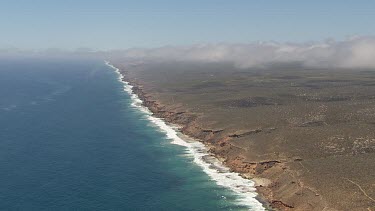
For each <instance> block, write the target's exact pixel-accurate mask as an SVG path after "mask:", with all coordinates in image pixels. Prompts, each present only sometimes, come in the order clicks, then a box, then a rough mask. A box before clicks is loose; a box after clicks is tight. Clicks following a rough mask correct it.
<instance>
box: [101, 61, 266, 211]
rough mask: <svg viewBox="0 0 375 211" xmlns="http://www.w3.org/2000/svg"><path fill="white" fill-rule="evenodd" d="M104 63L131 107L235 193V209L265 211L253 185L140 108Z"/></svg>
mask: <svg viewBox="0 0 375 211" xmlns="http://www.w3.org/2000/svg"><path fill="white" fill-rule="evenodd" d="M105 63H106V65H108V66H109V67H111V68H113V69H114V70H115V72H116V73H117V74H118V75H119V77H118V80H119V81H120V82H121V83H123V85H124V91H126V92H127V93H129V94H130V97H131V99H132V101H133V102H132V104H131V105H132V106H133V107H135V108H138V109H139V110H140V111H142V112H144V113H145V114H146V115H147V119H148V120H150V121H151V122H152V123H153V124H155V125H156V126H158V127H159V128H160V129H161V131H163V132H164V133H165V134H166V137H167V138H168V139H170V140H171V143H172V144H176V145H180V146H184V147H185V149H186V152H187V153H188V154H189V155H191V156H192V157H193V158H194V162H195V163H196V164H197V165H198V166H200V167H201V168H202V169H203V171H204V172H205V173H206V174H207V175H208V176H209V177H210V178H211V179H212V180H214V181H215V182H216V184H217V185H220V186H222V187H225V188H228V189H230V190H232V191H233V192H234V193H236V195H237V196H238V197H237V199H236V201H237V202H238V204H239V205H241V206H246V207H248V208H249V210H265V208H264V207H263V205H262V203H260V202H259V201H258V200H257V199H256V198H255V197H256V196H257V193H256V189H255V187H254V182H253V181H251V180H248V179H244V178H242V177H241V176H240V175H239V174H238V173H234V172H230V170H229V168H228V167H226V166H224V165H223V164H222V163H221V162H220V161H219V160H218V159H217V158H215V157H214V156H212V155H211V154H210V153H209V152H208V151H207V148H206V147H205V145H204V144H202V143H201V142H199V141H195V140H191V138H188V137H184V135H183V134H180V133H179V132H178V127H176V126H172V125H168V124H166V123H165V122H164V121H163V120H162V119H160V118H157V117H154V116H152V112H151V111H150V110H149V109H148V108H146V107H144V106H143V105H142V100H141V99H139V98H138V96H137V95H136V94H134V93H133V91H132V87H133V86H131V85H130V84H129V83H128V82H125V81H123V79H124V76H123V75H122V74H121V72H120V70H119V69H118V68H116V67H115V66H113V65H112V64H110V63H109V62H107V61H106V62H105ZM181 137H183V138H181Z"/></svg>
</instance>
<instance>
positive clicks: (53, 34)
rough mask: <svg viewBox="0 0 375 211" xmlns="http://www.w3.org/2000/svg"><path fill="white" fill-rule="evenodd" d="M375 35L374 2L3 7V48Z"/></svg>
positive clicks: (20, 2) (103, 2) (108, 0)
mask: <svg viewBox="0 0 375 211" xmlns="http://www.w3.org/2000/svg"><path fill="white" fill-rule="evenodd" d="M374 34H375V1H373V0H368V1H366V0H352V1H346V0H330V1H329V0H314V1H312V0H311V1H307V0H306V1H304V0H295V1H288V0H274V1H271V0H257V1H252V0H244V1H239V0H149V1H145V0H137V1H127V0H0V37H1V39H0V48H11V47H16V48H24V49H43V48H54V47H56V48H65V49H74V48H80V47H88V48H94V49H105V50H106V49H123V48H131V47H157V46H164V45H190V44H197V43H218V42H229V43H246V42H253V41H271V40H272V41H280V42H285V41H290V42H305V41H316V40H323V39H327V38H333V39H339V40H340V39H344V38H345V37H348V36H353V35H374Z"/></svg>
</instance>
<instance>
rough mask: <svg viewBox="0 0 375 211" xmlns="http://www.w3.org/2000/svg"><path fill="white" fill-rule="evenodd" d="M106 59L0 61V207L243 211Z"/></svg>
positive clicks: (24, 208) (234, 197)
mask: <svg viewBox="0 0 375 211" xmlns="http://www.w3.org/2000/svg"><path fill="white" fill-rule="evenodd" d="M131 103H132V99H131V97H130V95H129V94H128V93H126V92H124V90H123V85H122V84H121V83H120V82H119V81H118V75H117V74H116V73H115V72H114V71H113V69H111V68H110V67H108V66H106V65H105V64H104V63H103V61H94V60H84V59H55V60H53V59H7V60H0V210H247V209H249V207H247V206H244V205H240V204H239V203H238V197H239V196H238V194H236V193H234V192H233V191H231V190H230V189H227V188H225V187H222V186H219V185H217V184H216V182H215V181H213V180H212V179H211V178H210V177H209V176H208V175H207V174H206V173H204V172H203V171H202V168H201V167H199V166H198V165H196V164H195V163H194V162H193V158H192V157H191V156H189V155H187V152H186V150H185V149H184V147H183V146H179V145H175V144H171V140H170V139H168V138H167V137H166V134H165V133H164V132H163V131H161V130H160V129H158V128H157V126H155V125H153V124H152V123H150V121H149V120H148V119H147V118H145V114H144V113H143V112H141V111H139V110H137V109H135V108H134V107H132V106H131Z"/></svg>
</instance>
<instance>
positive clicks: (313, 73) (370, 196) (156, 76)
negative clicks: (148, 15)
mask: <svg viewBox="0 0 375 211" xmlns="http://www.w3.org/2000/svg"><path fill="white" fill-rule="evenodd" d="M111 62H112V63H113V64H114V65H115V66H116V67H118V68H119V69H120V70H121V71H122V73H123V74H124V75H125V78H126V79H125V80H127V81H129V82H130V84H132V85H133V86H134V87H133V91H134V92H135V93H136V94H138V96H140V98H141V99H142V100H143V103H144V105H145V106H147V107H148V108H149V109H150V110H151V111H152V112H153V113H154V115H156V116H158V117H161V118H164V119H165V120H166V121H167V122H170V123H174V124H179V125H181V126H182V129H181V132H182V133H184V134H186V135H189V136H191V137H193V138H197V139H199V140H201V141H202V142H203V143H205V144H206V145H207V147H209V148H210V152H212V153H213V154H214V155H215V156H216V157H218V158H219V159H221V160H222V161H223V162H224V163H225V164H226V165H227V166H228V167H230V168H231V170H232V171H235V172H239V173H241V175H242V176H243V177H246V178H249V179H253V180H254V181H255V182H256V187H257V190H258V192H259V193H260V197H261V198H263V199H264V200H265V201H268V205H269V206H270V207H271V208H273V209H276V210H354V211H355V210H366V211H374V210H375V200H374V199H375V71H373V70H369V69H329V68H327V69H309V68H306V67H301V66H299V65H298V64H288V65H285V64H274V65H269V66H266V67H259V68H238V67H236V66H234V65H233V64H232V63H227V62H220V63H219V62H215V63H199V62H177V61H175V62H155V61H142V62H141V61H126V60H121V59H113V60H112V61H111Z"/></svg>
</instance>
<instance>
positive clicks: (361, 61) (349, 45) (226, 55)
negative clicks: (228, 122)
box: [110, 37, 375, 68]
mask: <svg viewBox="0 0 375 211" xmlns="http://www.w3.org/2000/svg"><path fill="white" fill-rule="evenodd" d="M110 54H112V55H116V57H119V56H120V57H123V58H127V59H137V60H148V61H150V60H151V61H153V60H154V61H198V62H233V63H234V64H235V65H236V66H237V67H240V68H248V67H262V66H267V65H270V64H275V63H297V64H300V65H302V66H305V67H312V68H375V37H356V38H350V39H347V40H344V41H324V42H319V43H303V44H296V43H276V42H259V43H251V44H210V45H194V46H187V47H186V46H185V47H173V46H169V47H161V48H153V49H142V48H133V49H129V50H125V51H117V52H116V53H114V52H112V53H110Z"/></svg>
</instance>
